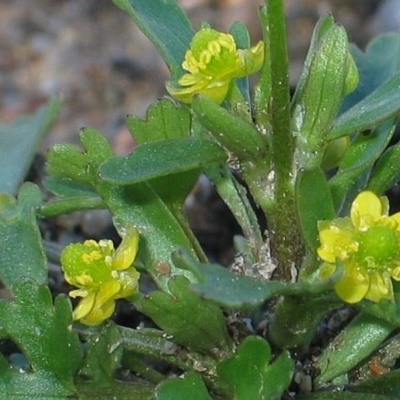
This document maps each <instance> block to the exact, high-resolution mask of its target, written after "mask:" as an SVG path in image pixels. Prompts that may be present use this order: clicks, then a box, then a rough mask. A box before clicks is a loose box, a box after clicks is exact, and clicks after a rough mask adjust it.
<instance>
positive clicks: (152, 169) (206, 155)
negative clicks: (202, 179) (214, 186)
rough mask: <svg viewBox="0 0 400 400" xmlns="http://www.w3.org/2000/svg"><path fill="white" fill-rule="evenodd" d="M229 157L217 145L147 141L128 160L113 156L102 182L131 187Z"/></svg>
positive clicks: (195, 141)
mask: <svg viewBox="0 0 400 400" xmlns="http://www.w3.org/2000/svg"><path fill="white" fill-rule="evenodd" d="M225 159H226V154H225V152H224V151H223V150H222V148H221V147H219V146H218V145H217V144H216V143H215V142H212V141H210V140H204V139H192V138H179V139H169V140H160V141H153V142H148V143H146V144H143V145H140V146H138V147H137V148H136V149H135V151H134V152H133V153H132V154H131V155H129V156H127V157H113V158H111V159H109V160H107V161H105V162H104V163H103V164H102V165H101V167H100V170H99V172H100V176H101V178H102V179H104V180H106V181H108V182H112V183H114V184H118V185H131V184H134V183H139V182H145V181H149V180H152V179H155V178H160V177H164V176H167V175H173V174H178V173H182V172H186V171H190V170H201V169H203V168H205V167H206V166H208V165H209V164H212V163H217V162H221V161H224V160H225Z"/></svg>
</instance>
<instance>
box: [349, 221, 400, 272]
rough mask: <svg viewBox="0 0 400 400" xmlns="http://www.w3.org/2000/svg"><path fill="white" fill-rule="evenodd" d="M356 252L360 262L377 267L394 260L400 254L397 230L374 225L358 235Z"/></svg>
mask: <svg viewBox="0 0 400 400" xmlns="http://www.w3.org/2000/svg"><path fill="white" fill-rule="evenodd" d="M357 242H358V244H359V246H358V251H357V253H356V257H357V260H358V261H359V262H361V263H362V262H364V263H365V262H367V263H368V264H373V265H374V266H375V267H377V266H382V265H384V264H386V263H388V262H390V261H392V260H393V259H394V258H395V257H397V256H398V254H399V238H398V236H397V233H396V231H395V230H393V229H390V228H388V227H386V226H373V227H371V228H369V229H368V230H367V231H365V232H361V233H360V234H359V235H357Z"/></svg>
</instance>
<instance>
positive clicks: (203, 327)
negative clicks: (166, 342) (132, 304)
mask: <svg viewBox="0 0 400 400" xmlns="http://www.w3.org/2000/svg"><path fill="white" fill-rule="evenodd" d="M168 287H169V290H170V294H168V293H164V292H161V291H154V292H152V293H151V294H150V295H148V296H145V297H143V299H141V300H140V301H139V302H138V303H137V307H138V309H139V310H140V311H142V312H143V313H144V314H146V315H148V316H150V317H151V318H152V319H153V320H154V321H155V322H156V323H157V325H158V326H160V327H161V328H162V329H163V330H164V331H165V332H166V333H167V334H169V335H171V336H172V337H173V338H174V341H175V342H176V343H178V344H182V345H184V346H187V347H189V348H191V349H194V350H196V351H200V352H205V353H209V352H211V351H212V350H213V349H216V348H219V349H222V350H228V349H229V347H230V346H231V344H230V339H229V337H228V332H227V330H226V325H225V322H224V318H223V315H222V312H221V310H220V309H219V308H218V307H216V306H215V305H213V304H209V303H207V302H206V301H205V300H203V299H201V298H200V297H199V296H197V295H196V294H195V293H193V292H191V290H190V288H189V281H188V280H187V279H186V278H185V277H183V276H175V277H172V278H170V279H169V281H168Z"/></svg>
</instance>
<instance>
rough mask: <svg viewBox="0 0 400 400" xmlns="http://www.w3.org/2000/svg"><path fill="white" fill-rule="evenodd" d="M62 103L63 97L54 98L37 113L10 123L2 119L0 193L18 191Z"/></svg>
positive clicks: (0, 135)
mask: <svg viewBox="0 0 400 400" xmlns="http://www.w3.org/2000/svg"><path fill="white" fill-rule="evenodd" d="M60 106H61V101H60V99H58V98H53V99H52V100H50V102H49V104H48V105H46V106H44V107H42V108H41V109H40V110H39V111H37V112H36V113H35V114H34V115H31V116H23V117H20V118H18V119H16V120H15V121H14V122H13V123H12V124H10V125H5V124H2V123H0V171H1V178H0V193H2V192H4V193H9V194H11V195H15V194H16V193H17V190H18V188H19V186H20V184H21V183H22V182H23V180H24V178H25V176H26V174H27V172H28V170H29V167H30V166H31V163H32V161H33V157H34V155H35V152H36V151H37V147H38V145H39V143H40V141H41V140H42V138H43V136H44V135H45V134H46V133H47V132H48V131H49V129H50V127H51V125H52V124H53V122H54V121H55V119H56V118H57V116H58V113H59V110H60Z"/></svg>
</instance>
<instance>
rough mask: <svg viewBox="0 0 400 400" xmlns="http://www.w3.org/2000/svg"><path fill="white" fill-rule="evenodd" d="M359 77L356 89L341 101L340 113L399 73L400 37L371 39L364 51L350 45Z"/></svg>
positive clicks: (384, 36) (390, 35)
mask: <svg viewBox="0 0 400 400" xmlns="http://www.w3.org/2000/svg"><path fill="white" fill-rule="evenodd" d="M350 52H351V53H352V55H353V57H354V59H355V61H356V64H357V68H358V72H359V75H360V84H359V85H358V87H357V89H356V90H355V91H354V92H352V93H351V94H349V95H348V96H346V97H345V98H344V100H343V104H342V107H341V112H344V111H346V110H348V109H349V108H351V107H352V106H354V105H355V104H357V103H358V102H359V101H360V100H362V99H363V98H364V97H366V96H367V95H369V94H370V93H371V92H373V91H374V90H375V89H377V88H378V87H379V86H381V85H382V84H383V83H385V82H386V81H387V80H388V79H389V78H392V77H393V76H394V75H396V73H397V72H398V71H399V67H400V35H399V34H397V33H390V34H386V35H380V36H378V37H376V38H375V39H373V40H372V41H371V42H370V43H369V44H368V46H367V48H366V49H365V52H364V51H362V50H360V49H359V48H358V47H356V46H355V45H350Z"/></svg>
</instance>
